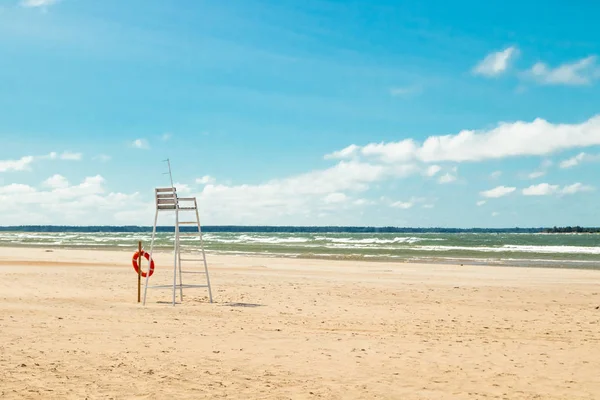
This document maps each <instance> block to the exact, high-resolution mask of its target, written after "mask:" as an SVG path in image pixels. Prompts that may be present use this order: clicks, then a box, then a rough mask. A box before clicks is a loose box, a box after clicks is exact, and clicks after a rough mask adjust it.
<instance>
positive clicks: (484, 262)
mask: <svg viewBox="0 0 600 400" xmlns="http://www.w3.org/2000/svg"><path fill="white" fill-rule="evenodd" d="M0 249H9V250H10V249H14V250H21V249H40V250H44V251H45V252H48V253H52V252H55V251H92V252H117V253H125V252H128V251H129V252H131V254H133V253H134V252H135V251H137V247H135V246H133V245H132V246H68V245H66V246H59V245H53V246H48V245H44V244H37V243H36V244H10V245H6V244H0ZM146 251H148V252H149V249H146ZM205 251H206V254H207V257H208V258H209V257H248V258H265V259H290V260H321V261H333V262H343V261H350V262H365V263H398V264H428V265H460V266H463V265H467V266H478V267H511V268H535V269H560V270H588V271H600V260H598V261H592V260H552V259H518V258H510V259H502V258H497V259H490V258H457V257H418V258H401V257H397V258H396V257H389V256H387V257H386V256H371V255H366V256H365V255H355V254H328V255H320V254H310V253H304V254H285V253H273V252H272V253H259V252H241V251H235V250H232V251H221V250H205ZM169 252H172V249H169V248H166V247H164V246H161V247H159V248H158V249H157V253H169Z"/></svg>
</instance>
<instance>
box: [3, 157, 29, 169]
mask: <svg viewBox="0 0 600 400" xmlns="http://www.w3.org/2000/svg"><path fill="white" fill-rule="evenodd" d="M33 160H34V157H33V156H24V157H21V158H20V159H18V160H0V172H7V171H26V170H28V169H30V167H31V163H32V162H33Z"/></svg>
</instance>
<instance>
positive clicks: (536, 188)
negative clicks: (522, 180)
mask: <svg viewBox="0 0 600 400" xmlns="http://www.w3.org/2000/svg"><path fill="white" fill-rule="evenodd" d="M558 190H559V186H558V185H550V184H548V183H540V184H538V185H531V186H529V187H528V188H525V189H523V195H525V196H547V195H549V194H553V193H556V192H557V191H558Z"/></svg>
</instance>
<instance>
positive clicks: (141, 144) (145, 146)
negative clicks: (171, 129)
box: [131, 139, 150, 150]
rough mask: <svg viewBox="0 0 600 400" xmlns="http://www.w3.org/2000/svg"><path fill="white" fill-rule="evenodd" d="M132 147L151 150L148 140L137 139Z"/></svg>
mask: <svg viewBox="0 0 600 400" xmlns="http://www.w3.org/2000/svg"><path fill="white" fill-rule="evenodd" d="M131 145H132V146H133V147H135V148H136V149H144V150H146V149H149V148H150V145H149V144H148V141H147V140H146V139H135V140H134V141H133V142H132V143H131Z"/></svg>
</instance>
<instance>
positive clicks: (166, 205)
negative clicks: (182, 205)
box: [154, 187, 177, 210]
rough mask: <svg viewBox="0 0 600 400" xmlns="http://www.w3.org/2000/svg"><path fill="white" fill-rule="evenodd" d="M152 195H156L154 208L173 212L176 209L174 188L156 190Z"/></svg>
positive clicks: (175, 191)
mask: <svg viewBox="0 0 600 400" xmlns="http://www.w3.org/2000/svg"><path fill="white" fill-rule="evenodd" d="M154 193H155V194H156V208H157V209H158V210H174V209H175V208H176V207H177V189H176V188H174V187H169V188H156V189H154Z"/></svg>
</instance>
